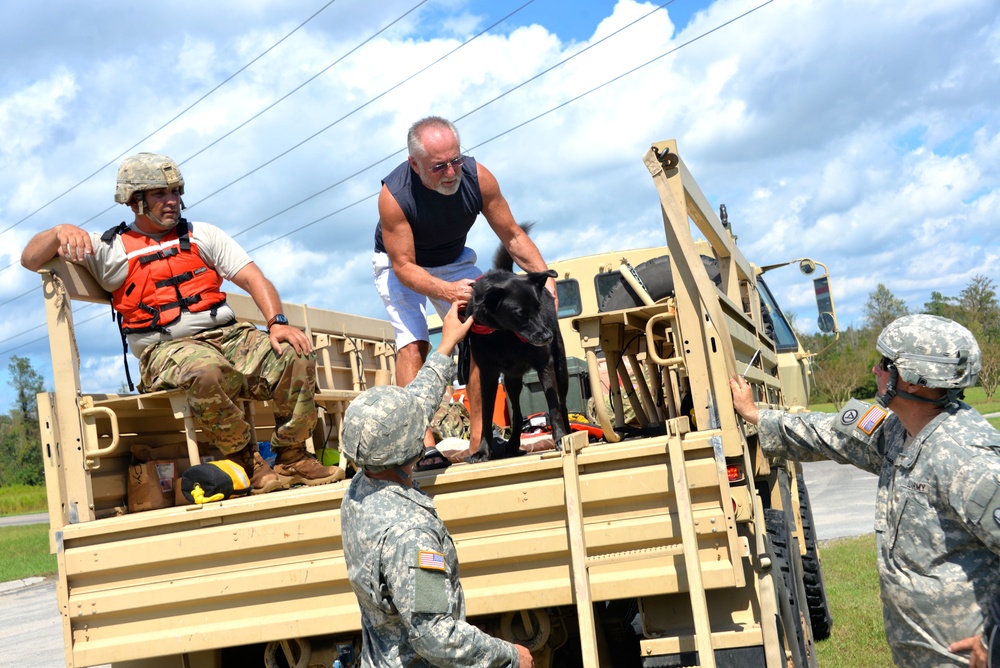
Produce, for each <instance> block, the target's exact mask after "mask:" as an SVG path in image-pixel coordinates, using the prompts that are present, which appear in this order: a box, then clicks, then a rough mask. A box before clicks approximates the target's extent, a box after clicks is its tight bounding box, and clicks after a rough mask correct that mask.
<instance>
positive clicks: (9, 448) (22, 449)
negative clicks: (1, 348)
mask: <svg viewBox="0 0 1000 668" xmlns="http://www.w3.org/2000/svg"><path fill="white" fill-rule="evenodd" d="M7 370H8V371H9V372H10V379H9V380H8V381H7V382H8V383H9V384H10V386H11V387H12V388H14V392H15V400H14V406H13V408H12V409H11V411H10V415H9V417H8V416H4V418H5V419H4V420H2V421H0V484H25V485H42V484H44V483H45V467H44V463H43V461H42V446H41V437H40V434H39V430H38V400H37V397H36V395H37V394H38V393H39V392H44V387H45V386H44V383H43V381H42V377H41V375H39V373H38V372H37V371H35V370H34V368H32V366H31V360H29V359H28V358H27V357H18V356H17V355H14V356H12V357H11V360H10V364H8V365H7Z"/></svg>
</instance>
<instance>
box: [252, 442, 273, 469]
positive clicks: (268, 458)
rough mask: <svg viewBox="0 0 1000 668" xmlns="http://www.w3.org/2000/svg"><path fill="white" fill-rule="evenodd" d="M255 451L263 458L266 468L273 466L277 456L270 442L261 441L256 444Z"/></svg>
mask: <svg viewBox="0 0 1000 668" xmlns="http://www.w3.org/2000/svg"><path fill="white" fill-rule="evenodd" d="M257 451H258V452H260V456H261V457H263V458H264V461H265V462H267V465H268V466H274V459H275V457H276V456H277V454H276V453H275V452H274V450H273V449H272V448H271V442H270V441H261V442H260V443H258V444H257Z"/></svg>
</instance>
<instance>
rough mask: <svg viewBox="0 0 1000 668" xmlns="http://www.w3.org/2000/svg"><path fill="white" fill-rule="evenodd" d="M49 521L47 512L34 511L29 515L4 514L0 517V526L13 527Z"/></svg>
mask: <svg viewBox="0 0 1000 668" xmlns="http://www.w3.org/2000/svg"><path fill="white" fill-rule="evenodd" d="M48 521H49V514H48V513H34V514H31V515H6V516H4V517H0V527H14V526H22V525H25V524H44V523H45V522H48Z"/></svg>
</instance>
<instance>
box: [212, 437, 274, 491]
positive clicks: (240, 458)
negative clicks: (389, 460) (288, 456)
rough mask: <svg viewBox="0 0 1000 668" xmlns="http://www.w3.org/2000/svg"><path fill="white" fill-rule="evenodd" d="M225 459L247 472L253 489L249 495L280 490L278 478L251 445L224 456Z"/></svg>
mask: <svg viewBox="0 0 1000 668" xmlns="http://www.w3.org/2000/svg"><path fill="white" fill-rule="evenodd" d="M226 459H229V460H232V461H234V462H236V463H237V464H239V465H240V466H242V467H243V470H244V471H246V472H247V477H248V478H250V486H251V487H252V488H253V489H252V490H251V492H250V493H251V494H267V493H268V492H273V491H275V490H279V489H281V488H282V485H281V481H280V480H278V476H276V475H275V474H274V471H273V470H271V467H270V466H268V465H267V462H265V461H264V458H263V457H261V456H260V453H259V452H257V449H256V448H255V447H253V446H252V445H247V446H245V447H244V448H243V449H242V450H237V451H236V452H232V453H230V454H228V455H226Z"/></svg>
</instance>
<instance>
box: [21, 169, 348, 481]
mask: <svg viewBox="0 0 1000 668" xmlns="http://www.w3.org/2000/svg"><path fill="white" fill-rule="evenodd" d="M183 194H184V177H183V176H181V173H180V170H179V169H178V168H177V165H176V163H174V161H173V160H171V159H170V158H168V157H167V156H164V155H157V154H154V153H139V154H137V155H133V156H131V157H128V158H126V159H125V160H124V161H122V164H121V166H120V167H119V169H118V185H117V189H116V192H115V201H116V202H118V203H119V204H125V205H126V206H128V207H129V208H131V209H132V211H133V213H134V214H135V219H134V220H133V221H132V222H131V223H124V222H123V223H121V224H120V225H118V226H116V227H113V228H111V229H110V230H108V231H107V232H104V233H103V234H101V233H99V232H87V231H86V230H83V229H81V228H79V227H77V226H75V225H56V226H55V227H53V228H51V229H49V230H45V231H44V232H40V233H38V234H37V235H35V236H34V237H33V238H32V239H31V241H29V242H28V245H27V246H26V247H25V249H24V252H23V253H22V254H21V264H22V265H24V266H25V267H26V268H28V269H31V270H32V271H37V270H38V269H40V268H41V267H42V265H44V264H45V263H46V262H48V261H49V260H51V259H52V258H54V257H56V256H59V257H63V258H66V259H67V260H69V261H71V262H76V263H78V264H82V265H83V266H85V267H86V268H87V269H88V270H89V271H90V273H91V274H93V276H94V278H95V279H97V282H98V283H100V284H101V286H102V287H103V288H104V289H105V290H107V291H108V292H109V293H111V302H112V306H113V307H114V309H115V311H117V314H118V324H119V327H120V328H121V332H122V338H123V339H127V341H128V347H129V348H130V349H131V350H132V353H133V354H134V355H135V356H136V357H138V358H139V371H140V373H141V380H140V382H139V391H140V392H153V391H157V390H168V389H175V388H181V389H183V390H184V391H185V392H186V393H187V398H188V403H189V405H190V406H191V411H192V414H193V417H194V420H195V425H196V426H197V428H198V429H200V430H201V432H202V433H203V434H204V435H205V436H206V437H207V438H208V439H209V440H210V442H211V444H212V445H214V446H215V447H216V448H218V449H219V451H221V452H222V453H223V455H225V457H226V458H227V459H231V460H233V461H234V462H236V463H238V464H239V465H240V466H242V467H243V469H244V470H245V471H246V473H247V477H248V478H249V479H250V482H251V483H252V487H253V491H254V492H256V493H261V492H270V491H274V490H276V489H280V488H281V487H287V486H290V485H293V484H305V485H319V484H323V483H328V482H333V481H336V480H342V479H343V478H344V472H343V471H342V470H341V469H339V468H337V467H334V466H323V465H322V464H320V463H319V462H318V461H317V460H316V458H315V457H314V456H313V455H312V454H311V453H309V452H307V451H306V447H305V440H306V439H307V438H309V437H310V436H311V435H312V431H313V427H314V426H315V424H316V404H315V401H314V400H313V392H314V390H315V384H316V363H315V358H314V357H313V355H312V344H311V343H310V341H309V338H308V337H307V336H306V334H305V332H303V331H302V330H300V329H298V328H296V327H292V326H290V325H289V324H288V319H287V318H286V317H285V316H284V315H283V314H282V313H281V299H280V298H279V297H278V292H277V290H275V289H274V285H272V284H271V282H270V281H269V280H268V279H267V278H266V277H265V276H264V274H263V272H261V270H260V269H259V268H258V267H257V265H256V264H255V263H254V262H253V261H252V260H251V259H250V256H249V255H247V253H246V251H244V250H243V249H242V248H241V247H240V246H239V244H237V243H236V242H235V241H233V239H232V237H230V236H229V235H228V234H226V233H225V232H223V231H222V230H221V229H219V228H218V227H216V226H214V225H210V224H208V223H201V222H188V221H187V220H186V219H184V218H183V217H181V211H182V210H183V208H184V203H183V201H182V200H181V196H182V195H183ZM223 279H228V280H230V281H232V282H233V283H235V284H236V285H237V286H239V287H240V288H242V289H244V290H246V291H247V293H249V294H250V296H251V297H252V298H253V300H254V303H255V304H256V305H257V308H258V309H260V312H261V313H262V314H264V317H265V318H267V332H263V331H261V330H260V329H257V327H255V326H253V325H252V324H250V323H245V322H237V321H236V316H235V314H234V313H233V310H232V308H230V307H229V306H228V305H227V304H226V293H225V292H222V290H221V287H222V281H223ZM126 368H127V367H126ZM241 397H245V398H252V399H258V400H267V401H271V402H272V403H273V406H274V414H275V422H276V426H275V429H274V433H273V435H272V436H271V444H272V446H273V447H274V450H275V452H276V453H277V457H276V460H275V467H274V470H272V469H271V467H270V466H268V465H267V463H266V462H265V461H264V460H263V459H262V458H261V456H260V454H259V453H257V452H256V438H255V435H254V434H253V433H252V431H251V428H250V424H249V423H248V422H247V420H246V418H245V416H244V414H243V410H242V408H241V407H240V406H239V404H238V403H236V400H237V399H238V398H241Z"/></svg>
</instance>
